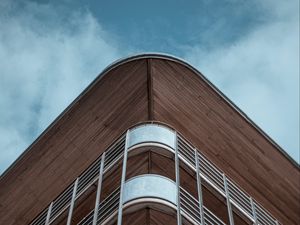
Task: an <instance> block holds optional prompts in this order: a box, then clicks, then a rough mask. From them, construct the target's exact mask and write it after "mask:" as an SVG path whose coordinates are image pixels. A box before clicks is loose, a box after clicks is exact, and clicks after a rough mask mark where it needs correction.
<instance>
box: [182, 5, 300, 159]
mask: <svg viewBox="0 0 300 225" xmlns="http://www.w3.org/2000/svg"><path fill="white" fill-rule="evenodd" d="M259 4H262V5H261V7H264V9H265V11H266V13H267V14H268V17H269V20H268V21H265V23H264V24H261V26H259V27H258V28H257V29H255V30H253V31H252V32H250V33H249V35H247V36H245V37H243V38H242V39H240V40H238V41H237V42H235V43H231V44H230V45H229V46H224V47H222V48H218V49H214V50H213V51H211V52H207V51H205V50H204V49H203V48H201V46H193V47H192V48H189V49H188V50H190V51H189V53H187V55H186V58H187V59H188V60H189V61H190V62H192V63H193V64H194V65H196V66H197V68H199V70H200V71H202V72H203V73H204V74H205V75H206V76H207V77H208V78H209V79H210V80H211V81H212V82H213V83H214V84H216V86H217V87H219V89H221V90H222V91H223V92H224V93H225V94H226V95H227V96H228V97H229V98H230V99H231V100H232V101H233V102H234V103H236V104H237V105H238V106H239V107H240V108H241V109H242V110H243V111H244V112H245V113H246V114H247V115H248V116H249V117H250V118H252V119H253V121H254V122H255V123H257V124H258V125H259V126H260V127H261V128H262V129H263V130H264V131H265V132H266V133H267V134H269V135H270V136H271V137H272V138H273V139H274V140H275V141H276V142H277V143H278V144H279V145H281V146H282V147H283V149H285V150H286V151H287V153H288V154H290V155H291V156H292V157H293V158H294V159H295V160H296V161H298V162H299V12H298V9H299V6H298V4H299V3H298V1H277V3H276V2H275V1H261V2H259Z"/></svg>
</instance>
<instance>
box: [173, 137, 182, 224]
mask: <svg viewBox="0 0 300 225" xmlns="http://www.w3.org/2000/svg"><path fill="white" fill-rule="evenodd" d="M174 146H175V176H176V189H177V225H181V213H180V209H181V206H180V185H179V184H180V178H179V159H178V142H177V132H176V131H175V145H174Z"/></svg>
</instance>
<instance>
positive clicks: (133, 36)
mask: <svg viewBox="0 0 300 225" xmlns="http://www.w3.org/2000/svg"><path fill="white" fill-rule="evenodd" d="M140 52H163V53H168V54H172V55H175V56H178V57H180V58H183V59H185V60H186V61H188V62H189V63H191V64H192V65H194V66H195V67H196V68H198V69H199V70H200V71H201V72H202V73H203V74H204V75H205V76H206V77H207V78H208V79H209V80H210V81H211V82H212V83H214V84H215V85H216V86H217V87H218V88H219V89H220V90H221V91H222V92H223V93H224V94H225V95H226V96H227V97H229V98H230V99H231V100H232V101H233V102H234V103H235V104H236V105H237V106H238V107H240V108H241V109H242V111H244V112H245V113H246V114H247V115H248V116H249V117H250V118H251V119H252V120H253V121H254V122H255V123H256V124H257V125H258V126H259V127H261V128H262V129H263V130H264V131H265V132H266V133H267V134H268V135H269V136H271V138H272V139H274V140H275V141H276V142H277V143H278V144H279V145H280V146H281V147H282V148H283V149H284V150H285V151H286V152H287V153H288V154H289V155H290V156H291V157H292V158H294V159H295V160H296V161H297V162H299V1H298V0H284V1H282V0H251V1H247V0H224V1H220V0H189V1H188V0H165V1H161V0H160V1H158V0H152V1H146V0H129V1H122V0H119V1H117V0H110V1H97V0H86V1H80V0H72V1H71V0H52V1H46V0H44V1H42V0H41V1H29V0H27V1H21V0H16V1H9V0H0V174H1V173H2V172H3V171H5V169H7V167H8V166H9V165H10V164H11V163H12V162H13V161H14V160H16V159H17V157H18V156H19V155H20V154H21V153H22V152H23V151H24V150H25V149H26V148H27V147H28V146H29V145H30V144H31V143H32V142H33V141H34V140H35V139H36V138H37V137H38V136H39V134H41V132H42V131H43V130H45V129H46V128H47V126H48V125H49V124H50V123H51V122H52V121H53V120H54V119H55V118H56V117H57V116H58V115H59V114H60V113H61V112H62V111H63V110H64V109H65V108H66V107H67V106H68V105H69V104H70V103H71V102H72V100H74V98H76V97H77V96H78V95H79V94H80V93H81V91H82V90H83V89H84V88H85V87H86V86H87V85H88V84H89V83H90V82H91V81H92V80H93V79H94V78H95V77H96V76H97V75H98V74H99V73H100V72H101V70H103V69H104V67H105V66H107V65H108V64H110V63H111V62H112V61H114V60H117V59H119V58H121V57H125V56H128V55H132V54H136V53H140Z"/></svg>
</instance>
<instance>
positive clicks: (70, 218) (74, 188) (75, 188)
mask: <svg viewBox="0 0 300 225" xmlns="http://www.w3.org/2000/svg"><path fill="white" fill-rule="evenodd" d="M78 180H79V178H78V177H77V179H76V180H75V183H74V187H73V194H72V200H71V205H70V209H69V214H68V220H67V225H71V222H72V214H73V209H74V205H75V198H76V192H77V186H78Z"/></svg>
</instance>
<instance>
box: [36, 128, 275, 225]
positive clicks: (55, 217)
mask: <svg viewBox="0 0 300 225" xmlns="http://www.w3.org/2000/svg"><path fill="white" fill-rule="evenodd" d="M147 152H153V154H156V155H158V156H159V157H157V162H156V164H162V162H164V163H166V167H167V168H166V169H165V171H167V172H163V170H162V169H160V170H156V171H155V172H156V173H155V174H153V173H149V172H144V171H143V169H142V168H141V167H143V166H144V163H142V162H140V163H139V161H138V160H135V161H134V162H131V161H130V160H131V159H133V158H134V157H136V156H138V155H140V154H148V153H147ZM160 156H161V158H163V157H166V160H165V161H161V160H160V159H159V158H160ZM149 160H150V159H149ZM152 160H154V161H155V159H152ZM159 160H160V161H159ZM167 163H168V164H167ZM167 165H168V166H167ZM170 165H172V166H170ZM160 166H162V167H163V166H164V165H160ZM133 167H134V169H133ZM131 170H132V171H131ZM148 171H150V170H148ZM139 173H142V174H139ZM172 173H173V174H172ZM185 174H189V175H188V176H190V178H191V179H190V180H188V181H184V182H181V178H182V179H183V180H184V179H188V178H186V177H187V175H185ZM130 176H131V177H130ZM112 177H113V178H114V180H116V179H117V180H118V181H119V182H118V184H111V183H108V182H111V181H110V180H112ZM106 183H107V184H106ZM103 185H104V186H103ZM192 185H194V187H191V186H192ZM113 186H115V187H113ZM104 189H105V191H103V190H104ZM102 193H106V196H103V194H102ZM207 193H209V194H207ZM87 196H92V197H87ZM206 196H210V197H209V200H208V201H207V200H206V198H208V197H206ZM88 198H92V199H93V200H90V201H93V207H91V206H89V207H86V206H85V207H83V208H85V210H86V209H90V211H89V212H88V213H86V215H85V216H77V217H76V215H75V214H76V209H75V208H76V205H81V204H83V203H82V202H85V201H87V200H86V199H88ZM101 198H102V200H101ZM213 201H216V202H219V203H218V204H220V205H222V206H221V207H223V208H224V209H223V211H224V210H225V211H226V216H224V213H223V214H222V213H219V212H218V211H219V210H216V209H213V207H212V206H211V204H210V202H213ZM212 204H214V203H212ZM90 205H91V204H90ZM215 205H216V204H215ZM143 207H150V208H151V207H154V208H156V209H157V208H159V209H160V210H162V211H164V212H167V213H169V214H172V215H174V216H175V217H176V221H177V224H226V222H227V224H230V225H233V224H234V223H235V222H236V224H239V223H241V222H237V221H243V223H244V224H266V225H278V224H279V222H278V221H277V220H276V219H275V218H274V217H273V216H271V215H270V213H268V212H267V211H266V210H265V209H263V207H262V206H260V205H259V203H258V202H257V201H255V200H254V199H253V198H252V197H251V196H249V195H248V194H247V193H246V192H244V191H243V190H242V189H241V188H240V187H239V186H238V185H237V184H235V183H234V181H232V180H231V179H230V178H228V177H227V176H226V175H225V174H224V173H223V172H222V171H220V170H219V169H218V168H217V167H216V166H214V165H213V164H212V163H211V162H210V161H209V160H208V159H207V158H205V157H204V156H203V155H202V154H201V153H200V151H199V150H197V149H196V148H195V147H193V145H192V144H191V143H189V142H188V141H187V140H186V139H185V138H184V137H183V136H182V135H180V134H178V133H177V132H176V131H175V130H173V129H171V128H169V127H167V126H166V125H162V124H157V123H145V124H141V125H137V126H135V127H133V128H131V129H129V130H127V131H126V133H125V134H123V135H121V137H120V138H119V139H118V140H116V141H115V142H114V143H113V144H112V145H111V146H110V147H109V148H108V149H107V150H106V151H105V152H104V153H103V154H102V155H101V156H99V158H98V159H97V160H96V161H95V162H94V163H93V164H92V165H90V167H88V168H87V169H86V170H85V171H84V172H83V173H82V174H81V175H80V176H79V177H78V178H76V179H75V181H74V183H73V184H71V185H70V186H69V187H68V188H66V189H65V191H64V192H62V193H61V194H60V195H59V196H58V197H57V198H56V199H55V200H54V201H52V202H51V203H50V204H49V206H48V207H47V208H46V209H45V210H44V211H43V212H42V213H41V214H40V215H39V216H38V217H37V218H36V219H35V220H34V221H32V223H31V225H41V224H45V225H49V224H67V225H71V223H72V224H75V223H77V224H81V225H83V224H93V225H94V224H112V223H115V222H116V223H117V224H118V225H121V224H122V220H123V217H124V215H126V214H127V213H129V212H133V211H136V210H137V209H140V208H143ZM77 211H79V209H78V210H77ZM82 211H84V210H81V212H82ZM220 211H221V209H220ZM217 214H219V216H218V215H217ZM74 216H75V217H76V219H75V223H74V220H73V218H74ZM219 217H221V218H219ZM225 220H226V221H225ZM76 221H77V222H76Z"/></svg>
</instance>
